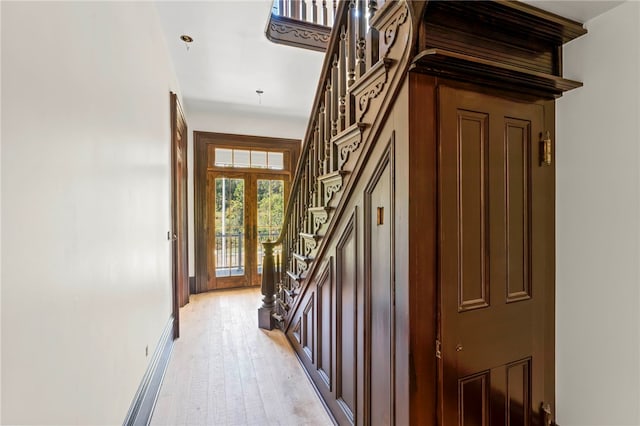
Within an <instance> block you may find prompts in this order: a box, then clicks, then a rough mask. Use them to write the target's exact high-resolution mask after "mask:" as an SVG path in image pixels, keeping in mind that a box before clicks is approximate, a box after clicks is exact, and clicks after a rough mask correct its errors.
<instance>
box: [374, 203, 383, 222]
mask: <svg viewBox="0 0 640 426" xmlns="http://www.w3.org/2000/svg"><path fill="white" fill-rule="evenodd" d="M382 224H384V207H378V209H377V221H376V225H382Z"/></svg>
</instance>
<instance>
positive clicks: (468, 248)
mask: <svg viewBox="0 0 640 426" xmlns="http://www.w3.org/2000/svg"><path fill="white" fill-rule="evenodd" d="M457 116H458V119H457V127H458V128H457V164H456V170H457V175H458V182H457V186H458V194H457V197H458V208H457V219H458V230H457V234H458V238H459V243H458V244H459V245H458V258H459V262H460V264H461V265H462V268H461V269H460V271H459V276H458V310H459V311H461V312H462V311H467V310H471V309H478V308H484V307H486V306H489V279H488V278H489V277H488V272H489V271H488V270H487V265H486V259H487V232H486V231H487V229H486V228H487V219H488V208H489V206H488V203H487V196H488V184H489V179H488V172H489V167H488V155H489V147H488V143H489V134H488V132H489V117H488V115H487V114H482V113H476V112H472V111H464V110H458V113H457Z"/></svg>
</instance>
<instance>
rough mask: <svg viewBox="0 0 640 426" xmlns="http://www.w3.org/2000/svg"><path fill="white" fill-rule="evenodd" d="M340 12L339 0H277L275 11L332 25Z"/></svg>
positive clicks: (293, 17) (283, 15) (299, 18)
mask: <svg viewBox="0 0 640 426" xmlns="http://www.w3.org/2000/svg"><path fill="white" fill-rule="evenodd" d="M337 12H338V2H337V0H328V1H327V0H275V1H274V4H273V13H274V14H276V15H278V16H282V17H285V18H291V19H296V20H298V21H304V22H309V23H311V24H316V25H322V26H325V27H332V26H333V23H334V21H335V16H336V14H337Z"/></svg>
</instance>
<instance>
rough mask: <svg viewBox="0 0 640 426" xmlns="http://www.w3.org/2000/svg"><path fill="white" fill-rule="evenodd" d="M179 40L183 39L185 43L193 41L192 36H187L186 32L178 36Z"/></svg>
mask: <svg viewBox="0 0 640 426" xmlns="http://www.w3.org/2000/svg"><path fill="white" fill-rule="evenodd" d="M180 40H182V41H184V42H185V43H192V42H193V37H191V36H188V35H186V34H182V35H181V36H180Z"/></svg>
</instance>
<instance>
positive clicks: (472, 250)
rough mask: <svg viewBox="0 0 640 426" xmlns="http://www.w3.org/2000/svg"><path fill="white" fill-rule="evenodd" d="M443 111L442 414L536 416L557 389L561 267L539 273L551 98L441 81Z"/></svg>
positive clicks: (493, 420) (449, 417)
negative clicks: (505, 94) (553, 312)
mask: <svg viewBox="0 0 640 426" xmlns="http://www.w3.org/2000/svg"><path fill="white" fill-rule="evenodd" d="M440 120H441V121H440V135H441V140H440V148H441V151H440V152H441V154H440V209H441V210H440V217H441V231H440V244H441V251H440V265H441V278H440V284H439V285H440V288H441V294H442V301H441V307H440V311H441V318H442V322H441V331H440V332H441V339H442V361H441V363H442V369H443V378H442V383H441V389H442V393H441V395H442V402H441V403H442V405H443V424H458V425H460V426H467V425H485V424H486V425H491V426H501V425H509V426H515V425H524V426H527V425H530V424H538V421H539V420H540V418H541V416H542V414H541V413H540V406H541V404H542V403H543V402H548V403H553V398H554V395H553V393H552V392H549V391H548V389H550V388H551V389H552V388H553V386H552V385H553V383H552V382H553V364H552V363H549V351H551V352H552V351H553V339H554V336H553V329H552V328H551V327H549V326H548V325H549V324H551V323H552V322H553V317H552V316H550V315H549V312H550V308H549V307H550V306H551V307H552V306H553V297H552V294H553V291H552V290H553V288H554V282H553V275H552V274H538V275H536V274H533V273H532V272H533V271H534V270H536V269H537V270H549V269H552V268H553V265H554V263H553V258H554V252H553V239H554V235H553V229H552V228H550V227H549V226H548V221H549V217H550V216H551V217H552V215H553V198H554V191H553V168H552V167H548V166H543V165H541V164H539V163H538V162H537V161H536V159H538V158H539V149H540V147H539V144H537V143H535V142H534V141H537V140H540V138H541V135H542V134H543V132H544V131H545V130H546V129H544V123H545V111H544V106H543V105H542V104H528V103H520V102H514V101H509V100H505V99H501V98H497V97H492V96H489V95H484V94H479V93H474V92H468V91H463V90H456V89H452V88H447V87H441V88H440ZM552 124H553V123H551V125H552ZM533 200H537V202H538V203H541V204H539V205H537V206H536V208H534V205H533V203H534V201H533ZM452 213H454V214H452ZM551 358H552V356H551ZM550 382H551V383H550Z"/></svg>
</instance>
